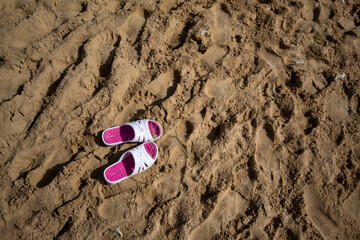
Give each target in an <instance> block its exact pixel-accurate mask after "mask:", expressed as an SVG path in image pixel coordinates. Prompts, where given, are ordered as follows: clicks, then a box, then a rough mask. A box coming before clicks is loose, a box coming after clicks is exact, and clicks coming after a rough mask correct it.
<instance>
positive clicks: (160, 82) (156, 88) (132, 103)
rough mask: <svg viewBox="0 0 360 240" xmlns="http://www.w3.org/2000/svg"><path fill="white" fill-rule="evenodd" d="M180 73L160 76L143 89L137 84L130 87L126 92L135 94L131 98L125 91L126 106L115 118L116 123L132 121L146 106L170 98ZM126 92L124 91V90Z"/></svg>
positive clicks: (168, 73) (167, 73)
mask: <svg viewBox="0 0 360 240" xmlns="http://www.w3.org/2000/svg"><path fill="white" fill-rule="evenodd" d="M180 78H181V77H180V73H179V72H178V71H177V70H174V71H173V70H171V71H168V72H165V73H163V74H160V75H159V76H158V77H157V78H156V79H155V80H153V81H152V82H150V83H149V84H147V85H146V86H145V87H144V88H142V89H141V88H140V86H139V84H138V83H135V84H133V85H130V83H129V85H130V86H129V87H128V89H127V90H130V89H134V88H135V89H138V91H136V90H132V91H133V92H135V93H134V94H133V96H129V92H130V91H125V92H127V93H128V94H127V95H125V98H127V99H129V100H126V99H125V101H124V102H125V103H126V106H125V107H124V108H123V110H122V111H121V112H119V114H118V116H117V117H116V119H117V121H119V122H121V121H126V120H127V119H129V116H130V119H134V118H137V117H139V116H140V115H141V114H142V113H143V112H145V109H146V107H147V106H151V105H158V104H160V103H161V102H163V101H165V100H166V99H168V98H169V97H171V96H172V95H173V94H174V93H175V91H176V89H177V87H178V84H179V82H180ZM125 90H126V89H125Z"/></svg>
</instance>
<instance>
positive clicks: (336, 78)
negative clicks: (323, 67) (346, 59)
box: [335, 73, 346, 81]
mask: <svg viewBox="0 0 360 240" xmlns="http://www.w3.org/2000/svg"><path fill="white" fill-rule="evenodd" d="M338 78H340V79H341V80H344V79H345V78H346V74H345V73H343V74H338V75H337V76H336V77H335V81H336V80H338Z"/></svg>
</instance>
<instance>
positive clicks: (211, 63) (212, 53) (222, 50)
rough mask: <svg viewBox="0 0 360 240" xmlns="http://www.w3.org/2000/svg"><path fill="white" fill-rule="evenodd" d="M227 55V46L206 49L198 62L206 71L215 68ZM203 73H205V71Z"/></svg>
mask: <svg viewBox="0 0 360 240" xmlns="http://www.w3.org/2000/svg"><path fill="white" fill-rule="evenodd" d="M228 53H229V47H228V46H213V47H210V48H208V49H207V50H206V52H205V53H204V54H203V55H201V56H200V57H199V59H198V60H199V61H200V64H201V66H202V67H204V68H205V69H207V70H211V69H213V68H214V67H215V66H216V64H218V63H220V62H221V61H222V59H223V58H224V57H225V56H226V55H227V54H228ZM204 73H206V71H205V72H204Z"/></svg>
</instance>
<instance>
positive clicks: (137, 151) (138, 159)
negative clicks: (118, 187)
mask: <svg viewBox="0 0 360 240" xmlns="http://www.w3.org/2000/svg"><path fill="white" fill-rule="evenodd" d="M157 156H158V148H157V146H156V144H155V143H153V142H149V143H144V144H141V145H139V146H137V147H135V148H133V149H130V150H129V151H126V152H125V153H124V154H123V155H122V156H121V157H120V159H119V161H117V162H116V163H114V164H112V165H110V166H109V167H107V168H106V169H105V171H104V178H105V180H106V182H108V183H109V184H116V183H119V182H121V181H124V180H125V179H127V178H129V177H131V176H134V175H135V174H138V173H141V172H143V171H145V170H146V169H148V168H149V167H151V166H152V165H153V164H154V163H155V161H156V158H157Z"/></svg>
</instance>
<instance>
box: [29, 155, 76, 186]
mask: <svg viewBox="0 0 360 240" xmlns="http://www.w3.org/2000/svg"><path fill="white" fill-rule="evenodd" d="M43 156H44V160H43V161H42V163H41V165H40V166H39V167H38V168H36V169H34V170H32V171H31V172H29V174H28V175H27V178H28V179H29V182H30V184H31V185H32V186H36V187H38V188H43V187H46V186H47V185H49V184H50V183H51V182H52V180H53V179H54V178H55V177H56V176H57V175H58V174H59V172H60V171H61V170H62V168H63V165H64V163H65V162H67V161H68V160H69V159H70V158H71V156H72V153H71V150H69V149H55V150H53V151H49V152H45V153H44V155H43Z"/></svg>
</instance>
